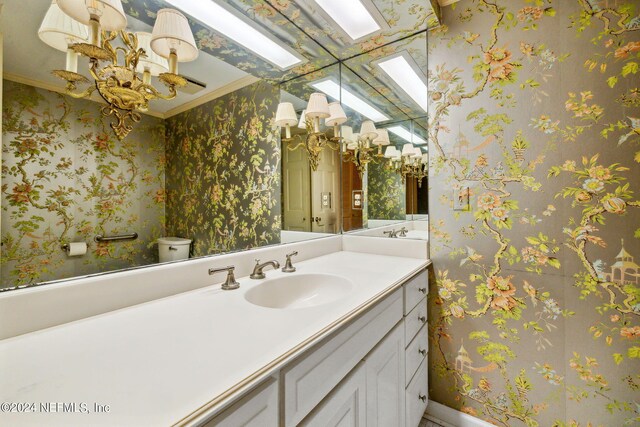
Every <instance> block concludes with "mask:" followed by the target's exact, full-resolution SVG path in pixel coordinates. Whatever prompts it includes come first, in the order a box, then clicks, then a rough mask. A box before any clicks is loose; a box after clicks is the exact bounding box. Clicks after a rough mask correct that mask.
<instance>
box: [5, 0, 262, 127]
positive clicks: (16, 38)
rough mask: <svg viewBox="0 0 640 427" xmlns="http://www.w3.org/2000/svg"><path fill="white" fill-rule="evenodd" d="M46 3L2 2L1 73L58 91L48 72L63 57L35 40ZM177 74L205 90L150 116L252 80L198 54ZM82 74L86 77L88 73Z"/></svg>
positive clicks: (59, 84) (141, 27) (157, 106)
mask: <svg viewBox="0 0 640 427" xmlns="http://www.w3.org/2000/svg"><path fill="white" fill-rule="evenodd" d="M49 4H50V2H49V0H20V1H17V0H11V1H9V2H5V3H4V7H2V9H1V10H2V13H1V15H0V28H2V33H3V35H4V45H3V49H4V58H3V62H4V64H3V65H4V73H5V76H6V77H9V78H11V77H12V76H14V77H15V76H17V77H19V78H20V79H22V80H23V81H31V83H33V84H34V85H38V86H41V87H45V88H52V89H53V88H54V87H55V88H59V89H60V90H61V89H63V88H64V82H63V81H62V80H60V79H59V78H57V77H54V76H53V75H51V70H54V69H64V67H65V54H64V53H63V52H60V51H57V50H55V49H53V48H51V47H49V46H48V45H46V44H45V43H43V42H42V41H41V40H40V39H39V38H38V28H39V27H40V23H41V22H42V18H44V15H45V13H46V12H47V9H48V8H49ZM128 19H129V25H128V27H127V28H128V29H129V30H133V31H149V32H151V27H150V26H149V25H147V24H145V23H142V22H140V21H137V20H135V19H133V18H131V17H128ZM87 67H88V61H87V60H81V62H80V63H79V66H78V72H80V73H82V70H83V69H85V70H86V69H87ZM179 73H180V74H182V75H184V76H187V77H190V78H193V79H195V80H197V81H200V82H203V83H205V84H206V85H207V87H206V89H204V90H202V91H200V92H198V93H196V94H193V95H192V94H187V93H179V94H178V96H177V97H176V98H175V99H173V100H171V101H152V102H151V103H150V110H151V112H152V113H155V114H157V115H160V116H165V115H166V114H167V113H168V112H169V113H172V112H173V111H175V110H176V109H177V110H180V107H181V106H183V105H184V104H191V103H192V102H195V101H196V100H197V99H200V98H212V97H214V95H215V94H217V93H220V94H224V93H225V87H227V86H229V87H230V88H231V87H232V88H233V89H234V90H235V89H237V88H238V85H243V84H247V83H250V82H252V81H254V80H255V79H251V78H250V76H249V74H247V73H245V72H244V71H242V70H240V69H238V68H236V67H234V66H232V65H229V64H227V63H226V62H223V61H221V60H219V59H217V58H215V57H213V56H211V55H208V54H206V53H204V52H200V55H199V56H198V59H196V60H195V61H193V62H188V63H181V64H179ZM83 74H85V75H88V72H87V73H83ZM156 83H157V84H156V85H155V86H156V87H157V88H158V89H161V90H162V89H165V88H164V86H163V85H162V83H159V82H157V81H156ZM234 83H235V84H234ZM172 110H173V111H172Z"/></svg>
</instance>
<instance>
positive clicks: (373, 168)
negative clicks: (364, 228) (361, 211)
mask: <svg viewBox="0 0 640 427" xmlns="http://www.w3.org/2000/svg"><path fill="white" fill-rule="evenodd" d="M388 164H389V162H388V161H386V159H385V161H382V162H379V163H373V162H372V163H369V164H368V165H367V195H366V197H367V218H368V219H401V220H404V219H406V217H407V214H406V206H405V205H406V196H405V184H404V182H403V181H402V177H401V176H400V175H399V174H397V173H396V172H395V171H392V170H389V168H388V167H387V165H388Z"/></svg>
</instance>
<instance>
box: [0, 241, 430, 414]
mask: <svg viewBox="0 0 640 427" xmlns="http://www.w3.org/2000/svg"><path fill="white" fill-rule="evenodd" d="M427 263H428V262H427V261H426V260H420V259H413V258H400V257H393V256H383V255H372V254H366V253H355V252H336V253H332V254H329V255H324V256H321V257H318V258H313V259H310V260H307V261H303V262H299V263H296V264H295V266H296V267H297V271H296V272H295V273H290V275H296V274H302V273H327V274H336V275H340V276H343V277H345V278H347V279H349V280H351V281H352V282H353V283H354V284H355V289H354V291H353V292H351V293H350V294H349V295H348V296H347V297H345V298H343V299H341V300H338V301H336V302H333V303H328V304H325V305H320V306H316V307H309V308H302V309H283V310H280V309H270V308H263V307H259V306H256V305H253V304H250V303H248V302H247V301H245V299H244V294H245V292H246V291H247V290H249V289H251V288H252V287H254V286H256V285H258V284H260V283H261V282H262V281H261V280H250V279H249V278H247V277H245V278H240V279H238V281H239V282H240V289H237V290H234V291H222V290H221V289H220V285H219V284H218V285H215V286H210V287H206V288H202V289H197V290H194V291H190V292H186V293H183V294H179V295H176V296H172V297H167V298H163V299H160V300H156V301H151V302H148V303H145V304H140V305H136V306H133V307H129V308H125V309H121V310H117V311H113V312H110V313H105V314H102V315H98V316H94V317H90V318H86V319H82V320H78V321H75V322H72V323H67V324H64V325H60V326H57V327H53V328H49V329H44V330H41V331H36V332H32V333H29V334H25V335H21V336H17V337H14V338H9V339H6V340H3V341H0V403H2V402H12V403H16V404H24V403H30V404H31V403H35V404H36V405H39V404H40V403H47V402H48V403H55V402H58V403H60V404H63V403H64V404H69V403H76V404H77V405H78V408H77V409H78V410H79V411H80V410H83V408H84V406H82V405H81V404H85V405H86V407H87V409H88V412H89V414H84V413H69V412H59V413H15V412H13V413H7V412H4V411H3V412H0V425H11V426H22V425H34V426H35V425H37V426H41V425H47V426H54V425H64V426H73V425H92V426H97V425H118V426H147V425H148V426H160V425H171V424H174V423H176V422H178V421H180V420H181V419H182V418H183V417H186V416H188V415H189V414H191V413H193V412H194V411H196V410H198V409H199V408H201V407H202V406H203V405H205V404H207V403H209V402H211V401H212V400H214V399H216V398H217V397H219V396H220V395H222V394H224V393H225V392H226V391H228V390H229V389H232V388H234V386H237V385H238V384H239V383H241V382H242V381H243V380H244V379H245V378H247V377H249V376H251V375H253V374H255V373H256V372H259V371H264V368H265V366H268V365H273V362H274V361H275V360H277V359H279V358H281V357H282V355H284V354H287V353H289V352H291V351H292V350H294V349H297V350H300V351H301V350H302V347H301V343H303V342H305V341H307V346H309V345H312V343H311V342H308V340H309V339H310V338H317V339H316V341H317V340H319V339H320V338H321V336H320V332H323V336H324V335H326V333H327V330H326V329H327V327H328V326H330V325H332V324H335V322H336V321H338V320H340V319H341V318H345V317H346V316H347V315H348V314H349V313H351V312H353V311H354V310H356V309H358V308H359V307H363V306H364V305H366V304H367V302H368V301H370V300H371V299H372V298H374V297H375V296H377V295H380V294H381V293H384V292H387V291H389V290H390V289H392V288H395V287H397V286H398V285H399V284H400V283H401V282H403V281H404V280H405V279H407V278H409V277H410V276H412V275H413V274H415V273H416V272H417V271H419V270H420V269H422V268H424V267H425V266H426V265H427ZM265 273H266V275H267V279H269V278H274V277H278V276H281V275H285V274H286V273H282V272H281V271H279V270H278V271H273V270H265ZM223 278H224V274H222V275H220V277H219V278H215V279H214V280H215V281H216V282H218V281H221V280H222V279H223ZM95 403H97V404H100V405H109V412H108V413H95V412H93V410H94V404H95ZM4 409H6V408H4ZM13 409H17V408H15V407H14V408H13ZM60 411H62V408H60Z"/></svg>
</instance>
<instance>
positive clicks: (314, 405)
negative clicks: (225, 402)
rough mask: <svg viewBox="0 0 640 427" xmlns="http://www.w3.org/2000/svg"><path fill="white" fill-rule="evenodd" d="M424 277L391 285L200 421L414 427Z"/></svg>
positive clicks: (423, 335) (423, 350) (419, 398)
mask: <svg viewBox="0 0 640 427" xmlns="http://www.w3.org/2000/svg"><path fill="white" fill-rule="evenodd" d="M427 281H428V279H427V272H426V270H422V271H421V272H419V273H418V274H416V275H415V276H413V277H412V278H410V279H409V280H407V281H406V282H405V283H404V284H402V285H401V286H399V287H397V288H396V289H395V290H393V289H390V290H389V293H388V294H387V295H386V296H384V297H382V299H381V300H380V301H378V302H376V303H373V304H372V307H371V308H370V309H368V310H367V311H365V312H364V313H362V314H361V315H359V316H356V317H355V318H354V319H353V320H350V321H348V322H347V323H346V324H345V325H344V326H343V327H341V328H339V330H338V331H336V332H334V333H332V334H331V335H330V336H329V337H327V338H326V339H324V340H323V341H321V342H320V343H318V344H316V345H314V346H312V347H311V348H310V349H309V350H307V351H306V352H305V353H304V354H302V355H301V356H299V357H298V358H296V359H294V360H293V361H291V362H289V363H287V364H286V365H284V366H283V367H282V368H281V369H280V370H279V371H278V372H276V373H275V374H274V375H272V376H270V377H269V378H268V379H267V380H265V381H263V382H262V383H261V384H259V385H258V386H257V387H256V388H255V389H254V390H252V391H251V392H250V393H248V394H247V395H245V396H243V397H242V398H240V399H239V400H238V401H237V402H235V403H234V404H233V405H232V406H231V407H230V408H228V409H226V410H224V411H223V412H222V413H220V414H219V415H217V416H215V417H214V418H213V419H212V420H211V421H209V422H208V423H207V424H206V425H207V426H229V427H232V426H245V425H246V426H256V427H258V426H271V425H272V426H277V425H284V426H295V425H305V426H338V425H339V426H364V425H367V426H405V425H406V426H417V425H418V424H419V423H420V419H421V418H422V414H423V413H424V411H425V409H426V407H427V396H428V393H427V390H428V381H427V362H426V356H427V351H428V345H427V328H426V321H427V317H426V316H427V313H426V311H427V305H426V299H425V296H426V293H427V289H428V286H427ZM279 408H282V411H283V413H282V414H280V413H279Z"/></svg>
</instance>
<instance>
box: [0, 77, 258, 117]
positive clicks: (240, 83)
mask: <svg viewBox="0 0 640 427" xmlns="http://www.w3.org/2000/svg"><path fill="white" fill-rule="evenodd" d="M2 78H3V79H6V80H10V81H12V82H16V83H21V84H24V85H27V86H33V87H37V88H40V89H45V90H48V91H51V92H56V93H61V94H63V95H66V89H65V88H64V87H62V86H57V85H54V84H51V83H47V82H43V81H41V80H35V79H30V78H28V77H23V76H20V75H18V74H13V73H2ZM258 80H260V79H259V78H257V77H254V76H252V75H247V76H244V77H242V78H239V79H238V80H234V81H232V82H231V83H229V84H227V85H224V86H222V87H220V88H218V89H216V90H214V91H212V92H209V93H207V94H205V95H203V96H201V97H200V98H196V99H194V100H192V101H189V102H187V103H184V104H182V105H179V106H178V107H175V108H173V109H171V110H169V111H167V112H165V113H163V112H161V111H153V110H149V111H145V112H142V111H141V112H140V113H141V114H145V115H147V116H152V117H157V118H159V119H168V118H169V117H172V116H175V115H176V114H180V113H183V112H185V111H187V110H190V109H192V108H195V107H197V106H199V105H202V104H205V103H207V102H209V101H212V100H214V99H216V98H220V97H221V96H224V95H226V94H228V93H231V92H234V91H236V90H238V89H242V88H243V87H245V86H248V85H250V84H253V83H255V82H257V81H258ZM85 99H89V100H91V101H93V102H98V103H101V104H104V103H105V102H104V100H103V99H102V98H101V97H100V96H99V95H97V94H96V93H94V94H92V95H91V97H89V98H85Z"/></svg>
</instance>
